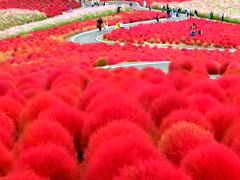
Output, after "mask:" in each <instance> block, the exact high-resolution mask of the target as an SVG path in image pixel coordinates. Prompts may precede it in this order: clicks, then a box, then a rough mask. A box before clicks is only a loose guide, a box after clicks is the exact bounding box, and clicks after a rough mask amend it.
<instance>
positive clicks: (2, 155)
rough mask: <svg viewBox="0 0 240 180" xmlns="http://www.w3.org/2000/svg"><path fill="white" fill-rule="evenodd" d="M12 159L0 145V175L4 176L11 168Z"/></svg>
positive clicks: (7, 151)
mask: <svg viewBox="0 0 240 180" xmlns="http://www.w3.org/2000/svg"><path fill="white" fill-rule="evenodd" d="M13 162H14V158H13V155H12V153H11V152H10V151H9V150H8V149H7V148H6V147H5V146H4V145H3V144H1V143H0V175H1V176H4V175H6V174H7V173H9V171H10V170H11V168H12V165H13Z"/></svg>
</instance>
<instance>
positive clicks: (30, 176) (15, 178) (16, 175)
mask: <svg viewBox="0 0 240 180" xmlns="http://www.w3.org/2000/svg"><path fill="white" fill-rule="evenodd" d="M4 179H6V180H20V179H22V180H47V178H44V177H40V176H38V175H36V174H35V173H33V172H31V171H14V172H11V173H10V174H8V175H7V176H6V177H5V178H4Z"/></svg>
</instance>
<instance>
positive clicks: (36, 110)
mask: <svg viewBox="0 0 240 180" xmlns="http://www.w3.org/2000/svg"><path fill="white" fill-rule="evenodd" d="M61 103H63V102H62V101H61V100H59V99H58V98H57V97H56V96H54V95H52V94H50V93H45V92H44V93H40V94H38V95H36V96H34V97H33V98H31V99H30V100H29V101H28V103H27V104H26V106H25V107H24V109H23V111H22V114H21V119H20V125H21V127H23V126H25V125H26V124H27V123H28V122H31V121H33V120H35V119H36V118H37V117H38V115H39V114H40V113H41V112H43V111H46V110H47V109H48V108H50V107H51V106H53V105H56V104H61Z"/></svg>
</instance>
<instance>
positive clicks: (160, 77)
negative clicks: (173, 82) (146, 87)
mask: <svg viewBox="0 0 240 180" xmlns="http://www.w3.org/2000/svg"><path fill="white" fill-rule="evenodd" d="M139 77H140V78H141V79H144V80H147V81H149V82H151V83H154V84H159V83H162V82H163V81H164V80H165V79H166V78H165V77H166V76H165V73H164V72H163V71H162V70H160V69H156V68H153V67H145V68H143V69H142V70H141V71H139Z"/></svg>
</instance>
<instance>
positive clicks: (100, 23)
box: [97, 17, 124, 31]
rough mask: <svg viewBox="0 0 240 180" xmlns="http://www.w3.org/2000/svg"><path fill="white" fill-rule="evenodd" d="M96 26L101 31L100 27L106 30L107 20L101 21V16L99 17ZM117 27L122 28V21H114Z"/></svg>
mask: <svg viewBox="0 0 240 180" xmlns="http://www.w3.org/2000/svg"><path fill="white" fill-rule="evenodd" d="M97 28H98V29H99V31H102V28H103V29H104V31H107V29H108V22H107V21H103V20H102V18H101V17H100V18H99V19H98V20H97ZM118 28H124V27H123V22H122V21H120V22H117V23H116V25H115V29H118Z"/></svg>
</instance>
